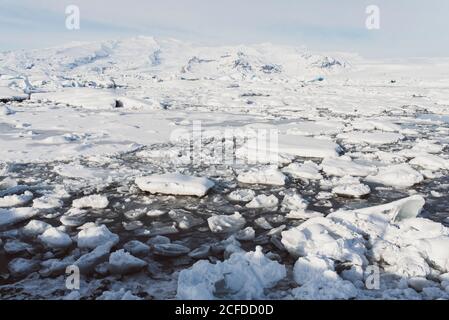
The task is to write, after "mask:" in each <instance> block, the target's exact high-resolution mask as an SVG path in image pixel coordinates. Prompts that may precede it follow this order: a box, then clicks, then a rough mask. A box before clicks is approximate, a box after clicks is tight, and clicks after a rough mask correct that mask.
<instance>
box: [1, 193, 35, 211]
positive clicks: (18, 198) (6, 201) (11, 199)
mask: <svg viewBox="0 0 449 320" xmlns="http://www.w3.org/2000/svg"><path fill="white" fill-rule="evenodd" d="M32 199H33V194H32V193H31V192H30V191H25V192H24V193H23V194H21V195H17V194H15V195H11V196H5V197H2V198H0V208H10V207H18V206H24V205H25V204H27V203H28V202H30V201H31V200H32Z"/></svg>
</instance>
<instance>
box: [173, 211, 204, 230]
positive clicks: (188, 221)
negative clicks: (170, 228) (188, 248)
mask: <svg viewBox="0 0 449 320" xmlns="http://www.w3.org/2000/svg"><path fill="white" fill-rule="evenodd" d="M168 215H169V216H170V218H172V219H173V220H174V221H176V224H177V226H178V228H179V229H181V230H188V229H191V228H193V227H196V226H199V225H201V224H203V222H204V220H203V219H201V218H198V217H195V216H194V215H193V214H191V213H189V212H188V211H184V210H181V209H176V210H170V212H169V213H168Z"/></svg>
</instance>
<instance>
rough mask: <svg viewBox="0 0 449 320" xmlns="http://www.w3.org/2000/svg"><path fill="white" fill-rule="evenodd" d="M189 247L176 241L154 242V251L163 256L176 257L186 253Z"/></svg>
mask: <svg viewBox="0 0 449 320" xmlns="http://www.w3.org/2000/svg"><path fill="white" fill-rule="evenodd" d="M189 252H190V249H189V248H187V247H186V246H183V245H181V244H176V243H166V244H162V243H161V244H155V245H154V253H155V254H157V255H159V256H164V257H178V256H182V255H185V254H188V253H189Z"/></svg>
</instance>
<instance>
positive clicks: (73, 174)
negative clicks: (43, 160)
mask: <svg viewBox="0 0 449 320" xmlns="http://www.w3.org/2000/svg"><path fill="white" fill-rule="evenodd" d="M54 171H55V172H56V173H57V174H59V175H61V176H63V177H67V178H73V179H85V180H107V179H108V178H109V177H110V175H111V173H110V172H109V171H107V170H104V169H99V168H88V167H85V166H82V165H75V164H65V165H59V166H56V167H55V168H54Z"/></svg>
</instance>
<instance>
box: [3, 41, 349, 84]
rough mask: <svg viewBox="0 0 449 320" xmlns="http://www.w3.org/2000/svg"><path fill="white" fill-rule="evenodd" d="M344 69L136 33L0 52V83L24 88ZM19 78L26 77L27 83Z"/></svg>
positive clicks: (304, 57)
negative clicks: (95, 40)
mask: <svg viewBox="0 0 449 320" xmlns="http://www.w3.org/2000/svg"><path fill="white" fill-rule="evenodd" d="M346 67H348V63H347V62H346V61H344V60H341V59H337V58H333V57H330V56H324V55H317V54H311V53H309V52H307V51H305V50H304V49H298V48H293V47H285V46H275V45H271V44H261V45H255V46H233V47H231V46H224V47H205V46H195V45H192V44H190V43H186V42H181V41H178V40H174V39H155V38H152V37H142V36H141V37H135V38H130V39H123V40H115V41H103V42H91V43H71V44H68V45H65V46H60V47H54V48H48V49H44V50H29V51H16V52H5V53H0V77H1V79H2V82H3V85H4V84H5V83H6V85H8V86H10V87H11V86H12V87H17V88H19V89H25V90H29V89H30V86H32V87H34V88H39V89H49V88H57V87H84V86H88V87H112V86H115V84H118V83H127V84H128V85H129V83H130V82H136V81H137V82H138V81H139V80H143V81H147V80H150V79H155V80H156V81H160V80H169V79H184V80H205V79H209V80H242V79H245V80H252V79H253V80H257V79H265V80H266V79H287V78H288V79H292V78H297V79H309V78H313V77H319V76H321V75H323V74H328V73H334V72H338V71H340V70H342V69H345V68H346ZM20 79H23V80H25V79H28V80H29V83H28V84H25V82H24V81H20ZM126 79H129V80H130V81H127V80H126ZM8 80H10V82H9V83H8Z"/></svg>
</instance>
